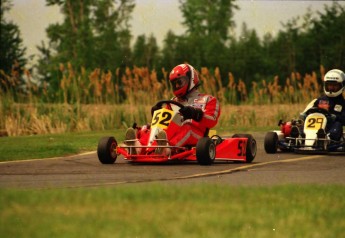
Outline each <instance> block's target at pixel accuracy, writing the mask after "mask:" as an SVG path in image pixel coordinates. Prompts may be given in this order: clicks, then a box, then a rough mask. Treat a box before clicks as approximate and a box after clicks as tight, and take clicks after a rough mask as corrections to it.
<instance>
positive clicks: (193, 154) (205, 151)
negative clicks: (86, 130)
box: [97, 100, 257, 165]
mask: <svg viewBox="0 0 345 238" xmlns="http://www.w3.org/2000/svg"><path fill="white" fill-rule="evenodd" d="M167 104H169V105H170V107H171V108H172V110H170V109H168V108H167V107H162V106H163V105H167ZM156 106H157V107H158V108H161V109H159V110H156V111H154V114H153V117H152V121H151V124H150V129H149V131H148V133H150V135H149V140H148V143H147V145H134V143H133V140H131V141H126V140H124V141H123V143H122V144H121V145H120V144H118V143H117V141H116V139H115V138H114V137H112V136H111V137H103V138H101V139H100V141H99V143H98V148H97V155H98V159H99V161H100V162H101V163H102V164H113V163H114V162H115V161H116V159H117V157H118V156H119V155H122V156H123V159H124V160H127V161H130V162H138V163H164V162H169V161H197V162H198V163H199V164H200V165H210V164H212V163H213V162H214V161H215V160H221V161H224V160H225V161H235V162H243V163H251V162H252V161H253V160H254V158H255V156H256V151H257V146H256V140H255V139H254V138H253V136H252V135H250V134H234V135H233V136H232V137H221V136H219V135H216V134H214V135H211V134H212V133H211V132H214V131H212V130H211V131H208V132H207V133H206V134H205V136H204V137H202V138H201V139H199V141H198V142H197V144H196V145H187V146H171V145H170V144H169V141H168V140H166V143H163V144H164V145H162V141H159V140H160V139H158V138H157V135H158V133H159V132H160V131H161V130H164V129H166V128H168V127H169V126H172V125H173V123H176V122H178V121H181V120H183V118H182V116H181V115H180V113H179V112H178V109H180V108H182V107H184V106H183V105H182V104H181V103H178V102H175V101H172V100H164V101H159V102H158V103H157V104H156ZM137 129H138V130H141V128H137ZM139 134H140V131H138V133H137V136H138V135H139ZM135 140H138V138H136V139H135ZM131 142H132V143H131ZM158 142H160V143H158ZM129 144H131V145H129ZM133 149H136V150H137V149H139V150H140V151H141V152H140V153H131V151H133ZM164 149H169V151H170V153H169V154H166V153H162V152H161V153H157V151H164Z"/></svg>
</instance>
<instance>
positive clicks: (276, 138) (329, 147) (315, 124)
mask: <svg viewBox="0 0 345 238" xmlns="http://www.w3.org/2000/svg"><path fill="white" fill-rule="evenodd" d="M305 114H306V118H305V121H302V120H292V121H289V122H283V121H282V120H280V121H279V123H278V126H280V130H275V131H271V132H268V133H266V136H265V139H264V147H265V151H266V153H269V154H274V153H276V152H277V151H278V150H280V151H282V152H298V153H314V154H322V153H334V152H340V153H343V152H344V153H345V135H344V134H343V136H342V138H341V139H340V140H339V141H335V140H331V139H330V138H329V135H328V134H326V125H327V121H329V120H334V119H333V118H332V115H331V114H330V113H329V112H328V111H327V110H325V109H322V108H318V107H312V108H310V109H308V110H307V111H306V112H305Z"/></svg>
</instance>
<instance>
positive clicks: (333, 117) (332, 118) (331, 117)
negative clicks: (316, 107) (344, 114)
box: [329, 114, 337, 121]
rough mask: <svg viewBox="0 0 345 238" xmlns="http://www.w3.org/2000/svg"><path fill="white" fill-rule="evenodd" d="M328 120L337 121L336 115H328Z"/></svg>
mask: <svg viewBox="0 0 345 238" xmlns="http://www.w3.org/2000/svg"><path fill="white" fill-rule="evenodd" d="M329 118H330V119H331V120H332V121H335V120H336V119H337V115H335V114H330V116H329Z"/></svg>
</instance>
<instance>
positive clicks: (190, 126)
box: [153, 64, 220, 146]
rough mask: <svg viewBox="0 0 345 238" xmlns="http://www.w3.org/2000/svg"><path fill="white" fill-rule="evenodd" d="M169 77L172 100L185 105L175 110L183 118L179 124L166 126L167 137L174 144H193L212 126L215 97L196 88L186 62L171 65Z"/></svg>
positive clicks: (216, 110)
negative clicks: (174, 65)
mask: <svg viewBox="0 0 345 238" xmlns="http://www.w3.org/2000/svg"><path fill="white" fill-rule="evenodd" d="M169 80H170V83H171V85H172V88H173V93H174V95H175V97H174V98H173V99H172V100H174V101H177V102H179V103H181V104H183V105H184V106H185V107H183V108H182V109H180V110H179V112H180V113H181V115H182V116H183V119H184V121H183V122H182V123H181V125H176V126H170V127H169V128H168V130H167V137H168V141H169V143H170V145H174V146H184V145H196V144H197V142H198V140H199V139H200V138H201V137H203V136H204V135H205V132H206V131H207V130H208V129H210V128H212V127H214V126H216V124H217V122H218V118H219V116H220V105H219V101H218V100H217V99H216V98H215V97H213V96H211V95H207V94H202V93H200V92H199V91H198V87H199V86H200V81H199V75H198V72H197V71H196V70H195V69H194V68H193V67H192V66H191V65H189V64H180V65H177V66H176V67H174V68H173V69H172V71H171V72H170V75H169ZM154 109H155V108H153V110H154Z"/></svg>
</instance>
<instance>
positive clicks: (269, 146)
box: [264, 131, 278, 154]
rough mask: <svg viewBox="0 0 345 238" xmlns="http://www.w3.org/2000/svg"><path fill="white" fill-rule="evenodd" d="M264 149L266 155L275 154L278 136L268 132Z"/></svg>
mask: <svg viewBox="0 0 345 238" xmlns="http://www.w3.org/2000/svg"><path fill="white" fill-rule="evenodd" d="M264 147H265V151H266V153H267V154H275V153H277V149H278V135H277V133H275V132H273V131H270V132H267V134H266V136H265V141H264Z"/></svg>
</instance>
